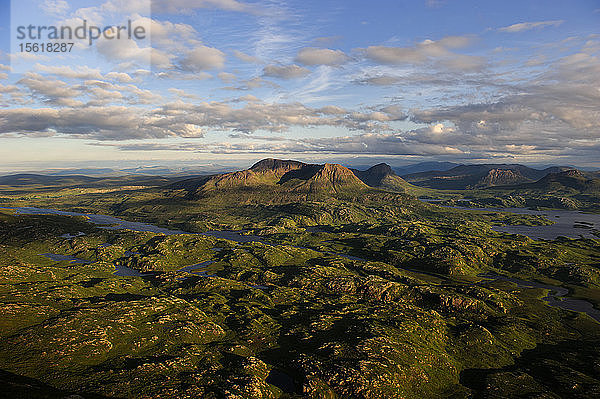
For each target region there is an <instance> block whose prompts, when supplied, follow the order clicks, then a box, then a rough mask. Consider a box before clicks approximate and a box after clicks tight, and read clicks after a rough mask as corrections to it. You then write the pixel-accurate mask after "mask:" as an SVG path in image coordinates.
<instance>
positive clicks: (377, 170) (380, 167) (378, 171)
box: [366, 163, 394, 176]
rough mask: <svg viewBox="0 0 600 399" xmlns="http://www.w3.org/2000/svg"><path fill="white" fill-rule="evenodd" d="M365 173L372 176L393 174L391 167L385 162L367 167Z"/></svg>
mask: <svg viewBox="0 0 600 399" xmlns="http://www.w3.org/2000/svg"><path fill="white" fill-rule="evenodd" d="M366 173H368V174H370V175H374V176H387V175H393V174H394V171H393V170H392V167H391V166H390V165H388V164H387V163H380V164H377V165H375V166H371V167H370V168H369V169H367V170H366Z"/></svg>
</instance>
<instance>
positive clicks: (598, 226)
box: [422, 200, 600, 240]
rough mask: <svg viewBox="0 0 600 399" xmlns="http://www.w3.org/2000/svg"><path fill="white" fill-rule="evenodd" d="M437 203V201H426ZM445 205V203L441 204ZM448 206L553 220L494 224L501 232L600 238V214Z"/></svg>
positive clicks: (538, 236) (547, 237) (541, 237)
mask: <svg viewBox="0 0 600 399" xmlns="http://www.w3.org/2000/svg"><path fill="white" fill-rule="evenodd" d="M422 201H424V202H428V203H433V204H435V203H436V202H437V201H431V200H429V201H425V200H422ZM440 206H444V205H440ZM446 207H447V208H454V209H460V210H465V211H477V212H494V213H496V212H500V213H514V214H517V215H535V216H543V217H545V218H546V219H548V220H550V221H551V222H553V224H552V225H549V226H518V225H505V226H493V227H492V229H493V230H494V231H497V232H501V233H509V234H521V235H524V236H527V237H530V238H532V239H534V240H555V239H557V238H558V237H568V238H596V239H598V238H600V237H598V236H596V235H594V233H593V232H592V230H594V229H595V230H599V231H600V214H594V213H583V212H579V211H567V210H548V211H536V210H533V209H527V208H466V207H461V206H446Z"/></svg>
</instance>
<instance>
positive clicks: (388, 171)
mask: <svg viewBox="0 0 600 399" xmlns="http://www.w3.org/2000/svg"><path fill="white" fill-rule="evenodd" d="M352 172H353V173H354V174H355V175H356V177H358V178H359V179H360V180H362V181H363V182H364V183H365V184H368V185H369V186H371V187H379V186H380V185H381V182H382V181H383V179H384V178H385V177H387V176H395V175H396V174H395V173H394V171H393V170H392V168H391V166H390V165H388V164H386V163H380V164H377V165H375V166H372V167H370V168H369V169H367V170H365V171H361V170H355V169H354V170H352Z"/></svg>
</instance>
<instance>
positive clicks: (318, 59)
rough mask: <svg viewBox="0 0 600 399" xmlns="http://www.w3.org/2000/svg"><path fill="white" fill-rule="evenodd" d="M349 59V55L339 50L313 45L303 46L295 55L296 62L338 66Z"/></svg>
mask: <svg viewBox="0 0 600 399" xmlns="http://www.w3.org/2000/svg"><path fill="white" fill-rule="evenodd" d="M349 60H350V57H348V56H347V55H346V54H344V52H343V51H341V50H330V49H319V48H313V47H306V48H303V49H302V50H300V51H299V52H298V55H297V56H296V62H298V63H300V64H303V65H329V66H339V65H341V64H344V63H345V62H348V61H349Z"/></svg>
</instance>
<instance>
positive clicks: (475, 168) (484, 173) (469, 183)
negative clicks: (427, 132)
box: [402, 164, 570, 190]
mask: <svg viewBox="0 0 600 399" xmlns="http://www.w3.org/2000/svg"><path fill="white" fill-rule="evenodd" d="M568 169H570V168H568V167H560V166H553V167H549V168H546V169H533V168H530V167H528V166H524V165H518V164H512V165H511V164H481V165H459V166H456V167H454V168H452V169H449V170H446V171H428V172H420V173H412V174H408V175H404V176H402V177H403V178H404V179H405V180H406V181H408V182H409V183H411V184H414V185H417V186H421V187H427V188H433V189H441V190H465V189H478V188H485V187H493V186H506V185H516V184H523V183H532V182H535V181H538V180H540V179H542V178H543V177H544V176H546V175H548V174H549V173H559V172H562V171H564V170H568Z"/></svg>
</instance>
